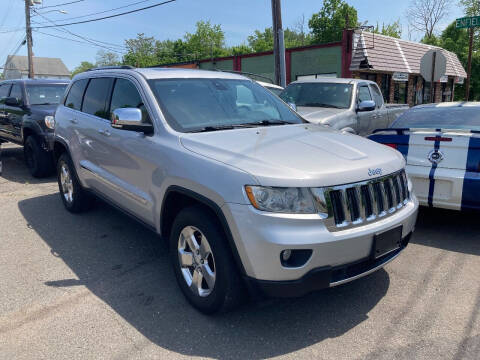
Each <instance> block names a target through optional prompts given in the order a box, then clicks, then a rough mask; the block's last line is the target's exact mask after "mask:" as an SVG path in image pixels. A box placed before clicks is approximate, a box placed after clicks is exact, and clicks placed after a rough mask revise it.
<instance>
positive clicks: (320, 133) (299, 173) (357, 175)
mask: <svg viewBox="0 0 480 360" xmlns="http://www.w3.org/2000/svg"><path fill="white" fill-rule="evenodd" d="M180 141H181V143H182V145H183V146H184V147H185V148H186V149H188V150H190V151H192V152H194V153H197V154H200V155H203V156H205V157H208V158H211V159H215V160H217V161H220V162H223V163H225V164H228V165H230V166H234V167H236V168H239V169H241V170H243V171H246V172H248V173H250V174H251V175H252V176H253V177H254V178H256V180H257V181H258V183H259V184H261V185H265V186H329V185H338V184H346V183H351V182H356V181H362V180H365V179H368V178H369V170H370V169H371V170H376V169H381V170H380V171H381V173H382V174H383V175H385V174H389V173H392V172H394V171H397V170H399V169H401V168H402V167H403V166H404V163H405V162H404V159H403V157H402V155H401V154H400V153H399V152H397V151H396V150H393V149H391V148H389V147H387V146H385V145H381V144H378V143H375V142H373V141H371V140H368V139H364V138H362V137H359V136H356V135H351V134H343V133H340V132H338V131H335V130H332V129H328V128H326V127H324V126H318V125H312V124H298V125H280V126H270V127H257V128H247V129H235V130H224V131H214V132H206V133H190V134H183V135H182V136H181V138H180ZM377 173H378V171H377ZM375 176H379V175H375Z"/></svg>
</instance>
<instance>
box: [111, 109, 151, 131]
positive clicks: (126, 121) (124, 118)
mask: <svg viewBox="0 0 480 360" xmlns="http://www.w3.org/2000/svg"><path fill="white" fill-rule="evenodd" d="M111 125H112V127H113V128H115V129H123V130H130V131H138V132H143V133H145V134H150V133H153V125H152V124H147V123H144V122H142V111H141V110H140V109H137V108H118V109H115V110H113V112H112V122H111Z"/></svg>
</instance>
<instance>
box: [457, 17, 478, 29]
mask: <svg viewBox="0 0 480 360" xmlns="http://www.w3.org/2000/svg"><path fill="white" fill-rule="evenodd" d="M476 26H480V16H469V17H464V18H460V19H457V20H456V28H457V29H465V28H472V27H476Z"/></svg>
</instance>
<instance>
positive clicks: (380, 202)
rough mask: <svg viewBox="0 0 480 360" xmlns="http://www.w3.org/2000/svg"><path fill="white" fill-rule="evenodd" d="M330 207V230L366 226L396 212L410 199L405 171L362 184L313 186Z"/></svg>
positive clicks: (321, 202)
mask: <svg viewBox="0 0 480 360" xmlns="http://www.w3.org/2000/svg"><path fill="white" fill-rule="evenodd" d="M312 191H313V194H314V197H315V199H316V201H317V202H319V204H321V205H323V206H324V207H326V208H327V210H328V216H327V217H326V219H325V220H324V221H325V223H326V225H327V228H328V229H329V230H330V231H339V230H344V229H347V228H351V227H356V226H361V225H365V224H366V223H369V222H373V221H376V220H380V219H382V218H384V217H386V216H389V215H391V214H393V213H394V212H395V211H397V210H398V209H400V208H402V207H403V206H404V205H406V204H407V202H408V200H409V199H410V194H409V192H408V184H407V177H406V175H405V171H404V170H401V171H399V172H396V173H393V174H390V175H387V176H383V177H379V178H376V179H372V180H367V181H363V182H359V183H353V184H346V185H339V186H332V187H327V188H316V189H312Z"/></svg>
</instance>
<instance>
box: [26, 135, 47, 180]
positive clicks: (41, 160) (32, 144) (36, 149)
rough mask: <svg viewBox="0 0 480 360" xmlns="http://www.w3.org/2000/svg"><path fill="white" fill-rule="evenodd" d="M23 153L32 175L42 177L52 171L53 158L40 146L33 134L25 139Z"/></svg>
mask: <svg viewBox="0 0 480 360" xmlns="http://www.w3.org/2000/svg"><path fill="white" fill-rule="evenodd" d="M23 155H24V157H25V162H26V163H27V167H28V170H29V171H30V174H31V175H32V176H33V177H36V178H42V177H45V176H48V175H50V174H51V173H52V172H53V159H52V157H51V156H50V154H49V153H48V152H46V151H45V150H43V149H42V148H41V146H40V144H39V142H38V140H37V139H36V138H35V136H29V137H27V139H26V140H25V144H24V146H23Z"/></svg>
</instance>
